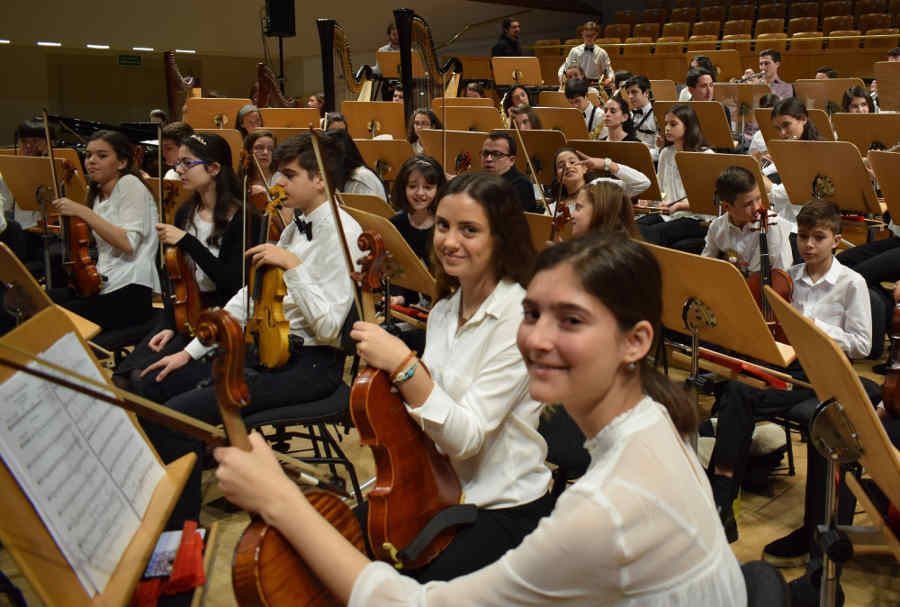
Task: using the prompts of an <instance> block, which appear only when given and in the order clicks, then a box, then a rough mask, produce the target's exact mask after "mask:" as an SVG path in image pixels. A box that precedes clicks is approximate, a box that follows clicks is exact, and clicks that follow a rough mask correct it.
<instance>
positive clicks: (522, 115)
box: [509, 105, 544, 131]
mask: <svg viewBox="0 0 900 607" xmlns="http://www.w3.org/2000/svg"><path fill="white" fill-rule="evenodd" d="M509 116H510V118H512V119H513V120H514V121H515V123H516V125H517V126H518V127H519V130H520V131H530V130H533V129H542V128H544V125H543V124H542V123H541V117H540V116H538V113H537V112H536V111H534V108H533V107H531V106H530V105H517V106H516V107H514V108H510V110H509Z"/></svg>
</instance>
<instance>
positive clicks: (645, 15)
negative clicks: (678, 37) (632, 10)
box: [641, 8, 669, 23]
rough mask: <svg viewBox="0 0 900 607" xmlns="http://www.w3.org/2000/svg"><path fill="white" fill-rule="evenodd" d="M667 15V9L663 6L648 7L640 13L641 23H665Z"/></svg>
mask: <svg viewBox="0 0 900 607" xmlns="http://www.w3.org/2000/svg"><path fill="white" fill-rule="evenodd" d="M668 17H669V11H668V10H667V9H664V8H648V9H646V10H644V12H642V13H641V21H642V22H643V23H665V22H666V19H668Z"/></svg>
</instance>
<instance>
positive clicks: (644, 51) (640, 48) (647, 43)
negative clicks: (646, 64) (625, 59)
mask: <svg viewBox="0 0 900 607" xmlns="http://www.w3.org/2000/svg"><path fill="white" fill-rule="evenodd" d="M625 44H634V45H635V46H625V47H622V55H623V56H626V55H627V56H632V57H633V56H634V55H649V54H650V51H651V50H652V49H653V38H650V37H649V36H642V37H637V38H633V37H632V38H626V39H625Z"/></svg>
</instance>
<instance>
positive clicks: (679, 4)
mask: <svg viewBox="0 0 900 607" xmlns="http://www.w3.org/2000/svg"><path fill="white" fill-rule="evenodd" d="M672 6H673V7H674V8H700V0H675V2H674V3H673V5H672Z"/></svg>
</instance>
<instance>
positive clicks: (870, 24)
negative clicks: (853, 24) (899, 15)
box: [857, 13, 891, 32]
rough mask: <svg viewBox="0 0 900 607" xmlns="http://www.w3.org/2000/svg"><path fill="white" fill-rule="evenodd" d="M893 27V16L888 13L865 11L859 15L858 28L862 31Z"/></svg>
mask: <svg viewBox="0 0 900 607" xmlns="http://www.w3.org/2000/svg"><path fill="white" fill-rule="evenodd" d="M889 27H891V16H890V15H889V14H887V13H864V14H862V15H860V16H859V24H858V26H857V28H858V29H859V30H860V31H862V32H868V31H869V30H874V29H886V28H889Z"/></svg>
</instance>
